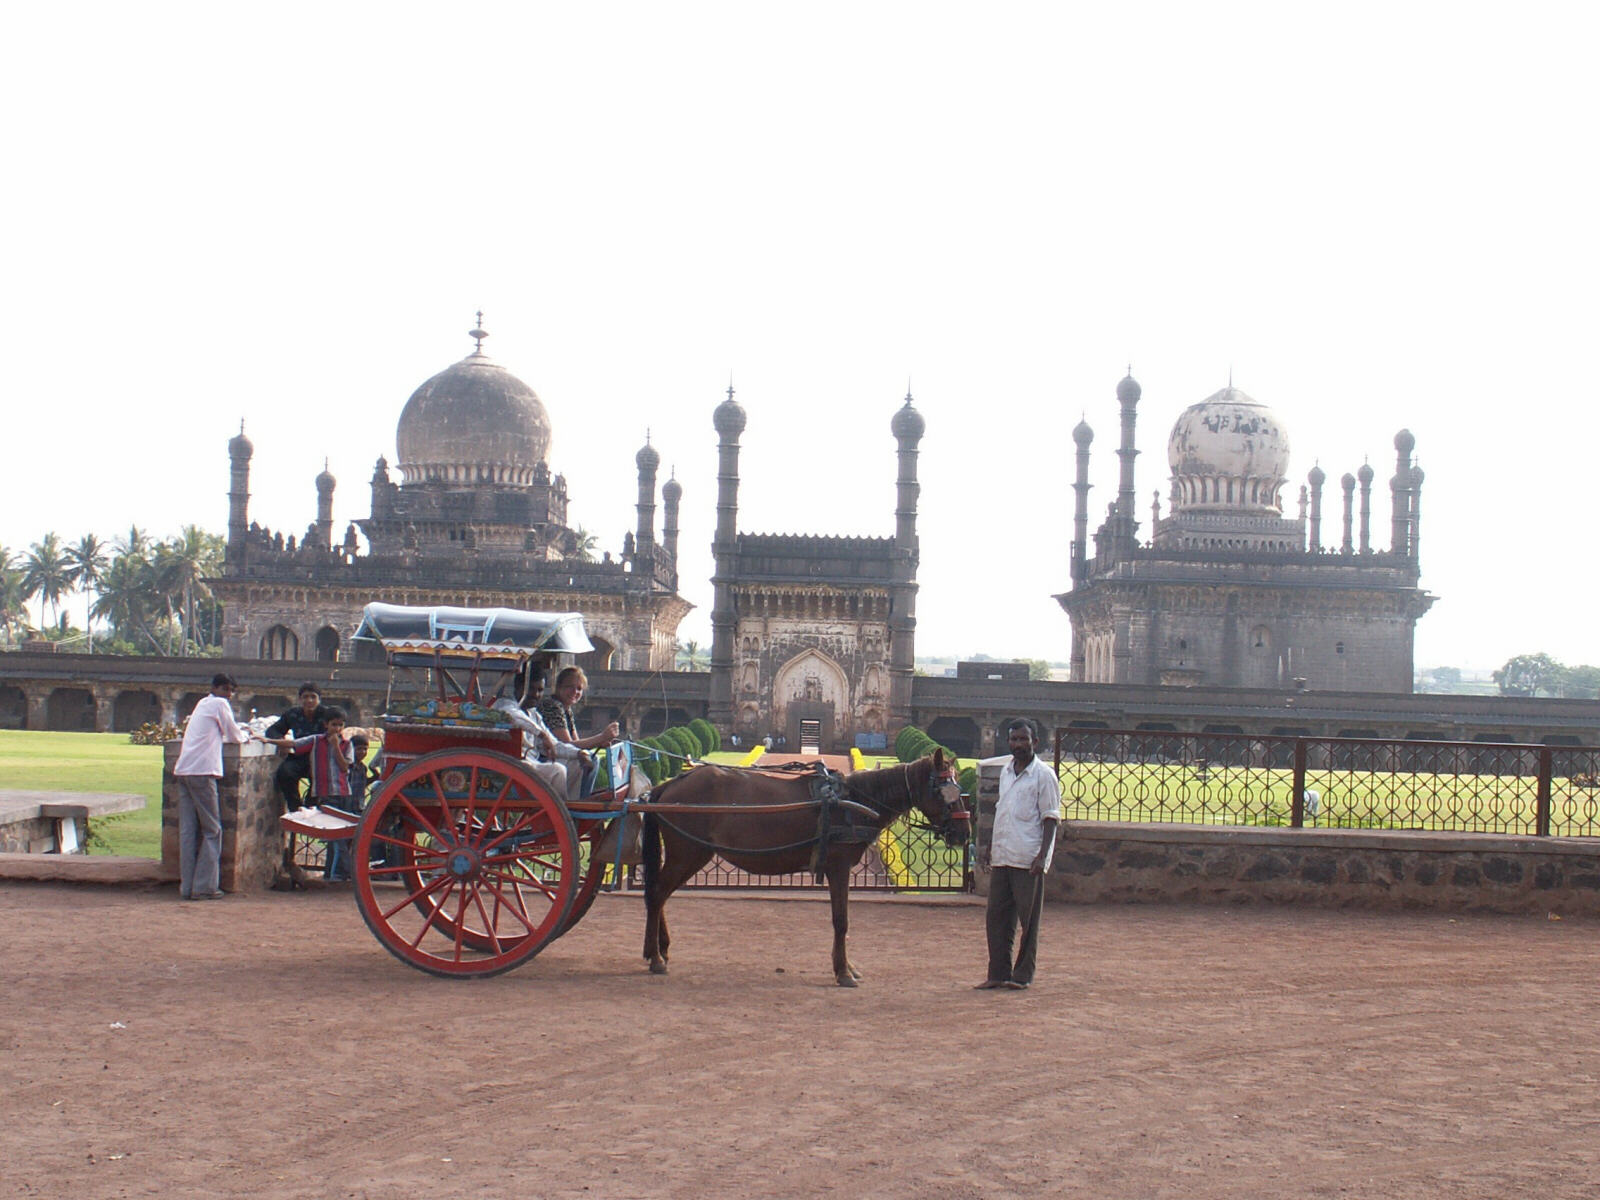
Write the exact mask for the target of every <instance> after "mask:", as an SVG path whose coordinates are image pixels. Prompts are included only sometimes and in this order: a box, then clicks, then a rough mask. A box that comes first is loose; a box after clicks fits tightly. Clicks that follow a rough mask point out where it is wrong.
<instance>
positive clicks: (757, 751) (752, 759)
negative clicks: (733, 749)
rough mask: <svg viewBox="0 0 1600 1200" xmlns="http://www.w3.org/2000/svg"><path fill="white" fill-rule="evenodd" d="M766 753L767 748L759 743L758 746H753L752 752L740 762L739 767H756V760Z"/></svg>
mask: <svg viewBox="0 0 1600 1200" xmlns="http://www.w3.org/2000/svg"><path fill="white" fill-rule="evenodd" d="M766 752H767V748H766V747H765V746H763V745H761V744H760V743H759V742H758V743H757V744H756V745H754V746H751V747H750V752H749V753H748V754H746V755H745V756H744V757H743V758H741V759H740V760H739V765H740V766H741V767H753V766H755V765H756V760H757V759H759V758H760V757H761V756H762V755H763V754H765V753H766Z"/></svg>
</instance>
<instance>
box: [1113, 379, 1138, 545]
mask: <svg viewBox="0 0 1600 1200" xmlns="http://www.w3.org/2000/svg"><path fill="white" fill-rule="evenodd" d="M1141 394H1142V389H1141V388H1140V387H1139V382H1138V380H1136V379H1134V377H1133V368H1132V367H1129V368H1128V374H1127V376H1126V377H1124V378H1123V380H1122V382H1120V383H1119V384H1117V403H1118V404H1119V405H1120V406H1121V408H1122V446H1121V448H1120V449H1118V450H1117V458H1118V459H1120V460H1121V464H1122V470H1121V478H1120V479H1119V481H1118V483H1117V522H1116V530H1115V534H1114V539H1113V543H1112V545H1113V553H1115V554H1116V556H1117V557H1118V558H1128V557H1132V554H1133V550H1134V547H1135V546H1136V545H1137V541H1136V534H1137V532H1138V529H1139V523H1138V522H1137V521H1135V520H1134V519H1133V506H1134V498H1133V460H1134V459H1135V458H1137V457H1138V456H1139V451H1138V450H1137V449H1135V448H1134V444H1133V440H1134V439H1133V431H1134V424H1135V422H1136V421H1137V419H1138V412H1137V409H1138V407H1139V397H1140V395H1141Z"/></svg>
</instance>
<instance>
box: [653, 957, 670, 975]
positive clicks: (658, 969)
mask: <svg viewBox="0 0 1600 1200" xmlns="http://www.w3.org/2000/svg"><path fill="white" fill-rule="evenodd" d="M666 973H667V964H666V963H664V962H662V961H660V960H659V959H657V960H656V961H655V962H653V963H651V964H650V974H652V975H665V974H666Z"/></svg>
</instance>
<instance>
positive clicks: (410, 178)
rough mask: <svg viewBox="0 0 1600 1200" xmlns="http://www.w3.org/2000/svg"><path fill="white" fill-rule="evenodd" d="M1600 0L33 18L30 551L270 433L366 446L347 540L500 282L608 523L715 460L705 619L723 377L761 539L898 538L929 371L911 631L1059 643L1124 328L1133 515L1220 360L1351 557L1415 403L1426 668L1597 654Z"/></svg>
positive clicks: (559, 466) (315, 444)
mask: <svg viewBox="0 0 1600 1200" xmlns="http://www.w3.org/2000/svg"><path fill="white" fill-rule="evenodd" d="M1595 12H1596V10H1595V9H1594V8H1593V6H1588V5H1580V4H1571V5H1553V4H1528V3H1523V4H1518V5H1515V6H1513V5H1509V4H1504V5H1495V6H1487V5H1479V4H1471V3H1456V4H1448V5H1446V4H1437V5H1434V4H1428V5H1409V4H1395V3H1383V4H1359V3H1358V4H1345V5H1339V6H1334V7H1328V6H1322V7H1321V8H1320V9H1318V10H1317V12H1316V13H1314V14H1313V13H1311V12H1310V11H1309V9H1308V6H1303V5H1286V4H1282V3H1272V4H1257V5H1238V4H1205V5H1193V4H1172V5H1159V4H1156V5H1152V4H1134V3H1126V4H1115V5H1113V4H1092V5H1091V4H1085V5H1074V4H1065V3H1057V4H1036V5H1035V4H1004V3H993V2H990V3H984V4H981V5H980V4H976V3H974V4H970V5H951V4H936V3H920V4H872V3H845V4H828V3H811V4H806V5H798V4H796V5H788V6H783V7H780V6H777V5H769V4H750V3H735V4H726V5H710V4H696V3H689V2H685V3H677V4H659V3H653V4H636V5H634V4H616V5H599V4H559V5H557V4H532V3H523V4H494V3H479V4H474V5H437V4H427V5H423V4H399V3H392V2H390V3H383V4H359V5H358V4H337V3H319V4H314V5H304V4H278V5H273V6H262V5H253V6H249V7H246V6H242V5H226V4H215V3H208V4H203V5H201V4H196V5H175V4H162V3H146V4H139V5H128V4H122V3H118V4H104V5H98V4H80V5H70V6H68V5H43V4H38V5H28V6H25V7H24V6H13V7H12V8H11V9H10V10H8V14H7V16H6V17H5V18H4V24H3V27H0V105H3V108H4V111H5V112H6V113H7V119H6V120H5V122H4V123H3V125H0V155H3V158H0V161H3V162H4V164H5V167H6V172H5V174H6V179H7V185H6V187H5V189H4V193H3V201H0V203H3V205H4V210H5V212H6V217H5V221H4V230H5V254H4V261H3V264H0V330H3V331H4V336H5V339H6V349H7V353H6V359H7V364H6V365H7V373H8V375H9V378H8V380H7V386H6V389H5V391H6V400H5V402H4V424H3V428H4V430H5V444H6V446H7V453H6V456H5V457H6V461H7V468H6V471H5V484H4V491H3V493H0V494H3V496H4V504H3V506H0V543H3V544H4V545H6V546H7V547H9V548H11V549H13V550H20V549H23V548H25V547H26V546H27V544H28V543H30V542H32V541H34V540H36V539H37V538H38V537H39V536H40V535H41V534H42V533H43V532H44V531H45V530H47V529H54V530H56V531H57V532H59V533H60V534H61V535H62V536H63V537H64V538H67V539H69V540H71V539H75V538H76V537H77V536H78V535H80V534H81V533H83V532H86V531H89V530H93V531H95V532H97V533H99V534H101V535H102V536H103V537H111V536H113V535H115V534H116V533H117V532H119V531H121V530H123V529H125V528H126V526H127V525H128V524H129V522H138V523H139V524H140V525H142V526H146V527H148V528H150V529H151V530H153V531H154V532H156V533H158V534H163V535H165V534H170V533H172V532H175V531H176V529H177V527H178V526H179V525H180V524H182V523H184V522H186V521H196V522H198V523H200V524H202V525H204V526H206V527H209V528H211V529H213V530H216V531H218V532H221V531H223V530H224V529H225V527H226V520H227V506H226V491H227V455H226V449H225V446H226V442H227V439H228V438H229V437H230V436H231V435H232V434H233V433H234V432H235V431H236V430H237V429H238V423H239V419H240V417H241V416H243V417H244V418H245V419H246V421H247V429H248V432H249V434H250V437H251V439H252V440H253V441H254V443H255V446H256V455H255V462H254V473H253V476H252V491H253V493H254V496H253V500H252V507H251V516H252V517H253V518H254V519H257V520H259V521H261V522H262V523H263V524H268V525H271V526H273V527H274V528H281V529H283V530H285V531H286V532H298V531H301V530H303V529H304V528H305V526H306V524H307V523H309V522H310V521H311V519H312V518H313V516H314V507H315V492H314V488H313V484H312V480H313V477H314V476H315V475H316V473H317V472H318V471H319V470H321V468H322V464H323V458H324V456H326V457H327V458H328V459H329V460H330V464H331V468H332V470H333V473H334V474H335V475H336V476H337V477H338V478H339V481H340V486H339V489H338V492H337V495H336V502H335V518H336V520H337V522H338V523H339V527H340V528H342V527H343V524H344V523H345V522H346V521H348V520H351V519H353V518H357V517H360V516H363V515H365V514H366V513H367V511H368V510H369V492H368V489H367V480H368V479H369V477H370V475H371V472H372V465H373V461H374V460H375V459H376V458H377V456H378V455H379V454H385V455H387V456H388V457H389V459H390V461H391V462H393V460H394V427H395V421H396V420H397V418H398V417H399V414H400V410H401V408H402V407H403V405H404V404H405V401H406V398H407V397H408V396H409V395H410V394H411V392H412V390H413V389H414V388H416V387H417V385H418V384H420V383H421V382H422V381H423V380H424V379H426V378H428V377H429V376H430V375H432V374H434V373H435V372H437V371H439V370H441V369H443V368H444V367H445V366H447V365H448V364H450V363H451V362H454V361H456V360H457V359H459V358H461V357H463V356H464V355H465V354H467V353H468V352H469V351H470V350H471V348H472V343H471V341H470V340H469V339H468V338H467V337H466V330H467V329H469V328H470V327H471V325H472V317H473V312H474V310H476V309H478V308H480V307H481V308H482V309H483V310H484V312H485V325H486V327H487V328H488V329H489V331H490V333H491V338H490V340H489V342H488V343H487V345H486V347H485V349H486V350H487V351H488V352H489V353H490V354H491V355H492V356H493V357H494V358H496V359H497V360H498V361H500V362H502V363H504V364H505V365H506V366H507V367H509V368H510V369H511V370H512V371H513V372H514V373H516V374H517V375H518V376H520V377H521V378H522V379H524V380H525V381H526V382H527V383H528V384H530V385H531V386H532V387H533V388H534V390H535V391H537V392H538V393H539V395H540V397H541V398H542V399H543V401H544V403H545V405H546V407H547V408H548V409H549V411H550V415H551V418H552V421H553V424H554V427H555V441H554V447H553V452H552V465H553V467H554V469H555V470H557V471H560V472H563V473H564V474H566V476H567V478H568V481H569V485H570V489H571V497H572V504H571V511H570V517H571V520H572V522H573V523H574V524H579V525H583V526H585V527H586V528H588V529H590V530H593V531H595V532H596V533H598V534H599V535H600V537H601V545H602V546H603V547H605V548H610V549H612V550H613V551H616V550H617V549H619V548H620V543H621V539H622V535H623V532H624V531H625V530H627V529H629V528H631V527H632V526H633V523H634V510H633V504H634V500H635V469H634V465H633V455H634V452H635V451H636V450H637V449H638V447H639V446H640V445H641V444H642V443H643V441H644V436H645V430H646V428H647V427H649V428H650V429H652V431H653V439H654V442H655V445H656V446H657V447H658V448H659V450H660V451H661V454H662V457H663V460H664V461H663V472H662V479H663V480H664V479H665V477H666V474H667V468H668V467H670V466H671V465H673V464H675V465H676V467H677V472H678V478H679V480H680V482H682V484H683V486H684V508H683V515H682V535H681V551H682V553H681V574H682V585H683V591H684V592H685V594H686V595H687V596H688V598H689V599H691V600H692V601H693V602H694V603H695V604H696V605H697V606H698V608H697V610H696V611H695V613H693V614H692V615H691V617H690V618H689V620H688V621H686V622H685V624H684V626H683V628H682V630H681V636H683V637H685V638H696V637H697V638H699V640H701V641H702V642H703V643H707V644H708V643H709V640H710V638H709V628H710V626H709V609H710V602H711V587H710V583H709V576H710V574H711V561H710V551H709V543H710V540H711V536H712V530H713V526H714V523H715V489H716V480H715V474H716V467H715V449H716V438H715V434H714V432H713V430H712V427H711V411H712V409H713V408H714V407H715V406H716V404H717V403H718V402H719V401H720V400H721V399H722V398H723V390H724V388H725V387H726V386H727V383H728V379H729V375H730V373H731V375H732V378H733V382H734V385H735V387H736V388H737V391H738V396H739V400H740V402H741V403H742V404H743V405H744V406H745V407H746V409H747V411H748V413H749V425H748V428H747V430H746V433H745V437H744V454H743V458H742V464H741V466H742V476H743V486H742V489H741V492H740V526H741V528H742V529H744V530H745V531H748V532H805V533H828V534H847V533H849V534H865V535H872V536H887V535H889V534H891V533H892V532H893V510H894V476H895V459H894V442H893V439H892V438H891V437H890V435H889V431H888V429H889V421H890V418H891V416H892V415H893V413H894V410H895V408H896V407H897V406H898V405H899V403H900V401H901V398H902V397H903V396H904V394H905V390H906V382H907V378H908V377H909V378H910V381H911V386H912V389H913V391H914V393H915V396H916V403H917V406H918V407H919V409H920V410H921V411H922V413H923V414H924V416H925V417H926V419H927V424H928V432H927V436H926V438H925V439H924V441H923V444H922V457H921V479H922V484H923V493H922V505H921V521H920V532H921V536H922V567H921V572H920V579H921V584H922V590H921V594H920V598H919V601H918V606H919V607H918V612H919V628H918V638H917V647H918V651H919V653H922V654H940V653H954V654H960V655H968V654H971V653H974V652H986V653H989V654H992V655H996V656H1023V657H1037V658H1050V659H1064V658H1065V657H1066V655H1067V647H1068V641H1069V632H1068V623H1067V619H1066V617H1065V615H1064V614H1063V613H1062V612H1061V611H1060V609H1059V607H1058V606H1057V605H1056V603H1055V601H1054V600H1052V599H1051V594H1052V593H1054V592H1059V591H1062V590H1065V588H1066V586H1067V582H1068V579H1067V552H1068V541H1069V539H1070V536H1071V532H1070V523H1071V511H1072V493H1071V489H1070V484H1071V481H1072V479H1071V477H1072V447H1071V441H1070V437H1069V431H1070V429H1071V428H1072V426H1073V425H1074V424H1076V422H1077V421H1078V419H1079V417H1080V416H1081V415H1087V417H1088V420H1089V422H1090V424H1091V425H1092V426H1093V427H1094V429H1095V431H1096V441H1095V457H1094V466H1093V479H1094V483H1095V490H1094V492H1093V493H1092V496H1091V506H1090V512H1091V517H1092V524H1093V523H1097V522H1098V521H1099V519H1100V518H1101V517H1103V515H1104V512H1105V506H1106V504H1107V503H1108V502H1109V501H1110V500H1111V499H1112V497H1113V496H1114V493H1115V490H1116V469H1117V468H1116V457H1115V454H1114V450H1115V445H1116V442H1117V413H1116V402H1115V396H1114V389H1115V385H1116V382H1117V380H1118V379H1119V378H1120V377H1121V375H1122V374H1123V372H1124V370H1125V369H1126V367H1127V365H1128V364H1129V363H1130V362H1131V363H1132V364H1133V370H1134V373H1135V375H1136V376H1137V377H1138V379H1139V380H1140V382H1141V383H1142V384H1143V386H1144V400H1143V402H1142V404H1141V406H1140V436H1139V445H1140V447H1141V449H1142V451H1143V453H1142V455H1141V457H1140V460H1139V470H1138V491H1139V497H1140V511H1141V520H1142V521H1147V519H1148V511H1149V499H1150V495H1151V493H1152V492H1154V491H1157V490H1159V491H1160V492H1161V493H1162V495H1163V509H1165V496H1166V492H1167V468H1166V462H1165V444H1166V436H1167V432H1168V431H1169V429H1170V428H1171V425H1172V422H1173V421H1174V419H1175V418H1176V417H1177V415H1178V414H1179V413H1180V412H1181V411H1182V409H1183V408H1184V407H1186V406H1187V405H1189V404H1192V403H1195V402H1197V401H1199V400H1201V399H1203V398H1205V397H1206V396H1207V395H1209V394H1210V393H1212V392H1213V391H1215V390H1217V389H1218V388H1220V387H1222V386H1223V385H1224V384H1225V383H1226V382H1227V379H1228V374H1229V371H1230V369H1231V370H1232V372H1233V378H1234V381H1235V383H1236V384H1237V385H1238V386H1239V387H1240V388H1242V389H1243V390H1245V391H1246V392H1248V393H1250V394H1251V395H1252V396H1253V397H1255V398H1256V399H1257V400H1259V401H1261V402H1262V403H1264V404H1267V405H1269V406H1270V407H1271V408H1272V409H1273V410H1274V411H1275V412H1276V413H1277V414H1278V415H1279V417H1280V418H1281V419H1282V421H1283V423H1284V424H1285V426H1286V427H1287V428H1288V430H1289V431H1290V435H1291V439H1292V445H1293V460H1292V464H1291V470H1290V478H1291V484H1290V486H1289V487H1287V488H1286V489H1285V492H1286V494H1287V495H1289V496H1290V497H1292V496H1293V495H1294V494H1295V493H1296V492H1297V491H1298V485H1299V483H1300V482H1301V481H1303V479H1304V476H1305V473H1306V471H1308V470H1309V469H1310V467H1311V466H1312V464H1313V461H1314V460H1319V459H1320V461H1321V464H1322V466H1323V468H1324V470H1326V471H1327V472H1328V475H1329V490H1328V492H1327V493H1326V494H1325V504H1326V507H1327V509H1329V510H1331V512H1332V514H1333V515H1332V519H1331V520H1328V519H1326V518H1325V526H1324V529H1325V540H1326V541H1330V542H1331V541H1336V540H1337V537H1338V500H1337V497H1338V489H1337V486H1336V481H1337V479H1338V477H1339V476H1340V475H1341V474H1342V473H1344V472H1345V471H1354V470H1355V469H1356V468H1357V467H1358V466H1359V465H1360V463H1361V461H1362V458H1363V456H1364V455H1370V456H1371V459H1372V463H1373V466H1374V468H1375V469H1376V471H1377V473H1378V484H1377V486H1376V487H1375V489H1374V508H1375V511H1374V520H1373V525H1374V535H1375V540H1378V541H1381V542H1382V543H1383V544H1385V545H1386V544H1387V540H1388V517H1389V503H1388V489H1387V480H1388V477H1389V475H1390V474H1392V472H1393V464H1394V451H1393V449H1392V439H1393V436H1394V433H1395V431H1396V430H1397V429H1399V428H1400V427H1401V426H1406V427H1408V428H1410V429H1411V430H1412V431H1413V432H1414V433H1415V435H1416V439H1417V457H1418V461H1419V462H1420V464H1421V465H1422V467H1423V468H1424V470H1425V471H1426V473H1427V481H1426V483H1425V485H1424V489H1423V494H1422V529H1421V549H1422V564H1423V584H1424V586H1425V587H1427V588H1428V589H1429V590H1430V591H1432V592H1434V593H1435V594H1437V595H1438V596H1439V597H1440V600H1439V602H1438V604H1437V605H1436V606H1435V608H1434V611H1433V612H1432V613H1431V614H1430V615H1428V616H1427V617H1425V618H1424V619H1423V621H1422V622H1421V624H1420V626H1419V630H1418V637H1417V661H1418V663H1419V664H1422V665H1433V664H1456V665H1462V666H1495V665H1498V664H1499V663H1501V662H1502V661H1504V660H1505V659H1506V658H1507V657H1509V656H1510V655H1512V654H1515V653H1519V652H1523V651H1532V650H1546V651H1548V652H1550V653H1552V654H1555V655H1556V656H1557V657H1559V658H1562V659H1564V660H1566V661H1568V662H1573V663H1577V662H1591V663H1600V646H1597V645H1596V634H1595V632H1594V629H1595V622H1594V621H1593V619H1592V617H1591V610H1592V607H1593V597H1594V595H1595V594H1596V588H1597V585H1600V568H1597V565H1596V555H1595V551H1594V549H1593V545H1592V535H1591V527H1592V523H1593V518H1592V513H1593V505H1592V502H1591V499H1590V497H1591V495H1592V492H1591V486H1592V482H1593V479H1594V476H1595V464H1594V447H1595V446H1596V445H1597V442H1600V437H1597V435H1600V415H1597V405H1596V400H1597V396H1596V387H1595V382H1594V380H1595V375H1594V372H1593V362H1592V359H1593V345H1592V342H1593V337H1594V332H1595V330H1596V327H1597V316H1600V313H1597V307H1600V306H1597V302H1596V286H1597V283H1596V281H1597V279H1600V234H1597V220H1596V213H1597V212H1600V204H1597V199H1600V197H1597V194H1596V193H1597V186H1596V181H1597V174H1600V168H1597V166H1596V161H1597V160H1596V154H1595V133H1594V120H1595V114H1596V113H1597V112H1600V95H1597V93H1600V83H1597V78H1600V74H1597V72H1596V71H1595V69H1594V62H1593V51H1594V46H1595V44H1596V39H1595V35H1596V32H1597V29H1596V25H1597V23H1600V18H1597V17H1596V16H1595ZM1287 515H1290V516H1293V515H1294V504H1293V501H1292V499H1291V501H1290V503H1289V504H1288V505H1287ZM657 517H658V522H659V518H660V514H659V511H658V514H657ZM1329 530H1331V532H1328V531H1329ZM1144 533H1145V534H1146V535H1147V534H1148V528H1146V529H1145V530H1144Z"/></svg>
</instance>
